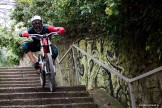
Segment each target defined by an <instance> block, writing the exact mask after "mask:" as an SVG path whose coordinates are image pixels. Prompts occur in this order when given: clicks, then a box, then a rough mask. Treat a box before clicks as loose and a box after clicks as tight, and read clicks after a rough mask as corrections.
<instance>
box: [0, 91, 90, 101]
mask: <svg viewBox="0 0 162 108" xmlns="http://www.w3.org/2000/svg"><path fill="white" fill-rule="evenodd" d="M86 96H89V93H88V92H86V91H81V92H77V91H74V92H70V91H69V92H54V93H51V92H22V93H1V94H0V100H3V99H11V100H12V99H34V98H60V97H86Z"/></svg>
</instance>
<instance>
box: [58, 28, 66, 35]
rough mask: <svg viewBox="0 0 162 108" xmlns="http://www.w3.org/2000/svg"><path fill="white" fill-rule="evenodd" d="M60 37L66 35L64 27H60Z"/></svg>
mask: <svg viewBox="0 0 162 108" xmlns="http://www.w3.org/2000/svg"><path fill="white" fill-rule="evenodd" d="M58 33H59V35H62V34H64V33H65V29H64V28H63V27H59V31H58Z"/></svg>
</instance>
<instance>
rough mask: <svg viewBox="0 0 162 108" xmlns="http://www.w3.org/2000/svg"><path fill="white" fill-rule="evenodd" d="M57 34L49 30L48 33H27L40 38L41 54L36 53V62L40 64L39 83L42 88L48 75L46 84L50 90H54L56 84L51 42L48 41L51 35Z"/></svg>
mask: <svg viewBox="0 0 162 108" xmlns="http://www.w3.org/2000/svg"><path fill="white" fill-rule="evenodd" d="M54 35H58V33H57V32H51V33H48V34H43V35H40V34H29V36H30V37H34V38H37V39H39V40H40V45H41V52H42V54H39V55H38V62H39V64H40V72H39V75H40V76H39V77H40V84H41V86H42V88H44V87H45V84H46V76H48V84H49V88H50V91H51V92H54V88H55V86H56V81H55V75H56V70H55V64H54V62H53V59H52V47H51V45H52V43H51V41H50V38H51V36H54Z"/></svg>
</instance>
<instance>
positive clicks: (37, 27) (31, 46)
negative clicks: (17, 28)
mask: <svg viewBox="0 0 162 108" xmlns="http://www.w3.org/2000/svg"><path fill="white" fill-rule="evenodd" d="M31 23H32V27H30V28H29V29H28V30H27V31H24V32H22V33H20V37H29V34H46V33H50V32H58V33H59V35H62V34H64V32H65V29H64V28H63V27H53V26H50V25H49V26H45V25H43V21H42V18H41V17H40V16H33V17H32V18H31ZM22 48H23V51H24V52H25V53H26V54H27V55H28V57H29V58H30V61H31V62H32V63H33V65H34V67H35V69H36V70H37V69H39V68H40V66H39V63H38V61H36V60H35V58H34V56H33V53H32V52H36V51H40V48H41V47H40V41H39V40H38V39H37V38H32V41H25V42H24V43H23V44H22ZM57 55H58V50H57V48H56V47H55V46H54V45H52V58H53V59H56V57H57Z"/></svg>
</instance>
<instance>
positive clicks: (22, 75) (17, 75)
mask: <svg viewBox="0 0 162 108" xmlns="http://www.w3.org/2000/svg"><path fill="white" fill-rule="evenodd" d="M28 77H29V78H32V77H39V75H38V74H36V72H35V74H14V75H9V74H7V75H0V78H3V79H4V78H28Z"/></svg>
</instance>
